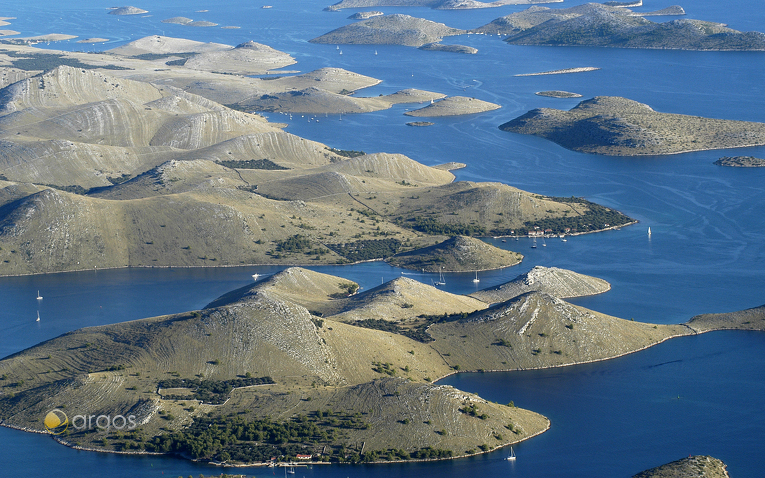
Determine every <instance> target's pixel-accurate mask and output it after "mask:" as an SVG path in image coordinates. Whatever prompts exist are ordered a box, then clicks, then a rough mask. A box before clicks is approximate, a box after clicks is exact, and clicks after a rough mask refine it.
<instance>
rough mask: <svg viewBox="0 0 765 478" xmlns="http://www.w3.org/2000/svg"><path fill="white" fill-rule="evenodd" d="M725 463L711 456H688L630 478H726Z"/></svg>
mask: <svg viewBox="0 0 765 478" xmlns="http://www.w3.org/2000/svg"><path fill="white" fill-rule="evenodd" d="M726 468H727V467H726V466H725V463H723V462H722V461H720V460H718V459H717V458H713V457H711V456H701V455H696V456H689V457H688V458H682V459H680V460H677V461H673V462H672V463H667V464H666V465H661V466H657V467H656V468H651V469H650V470H646V471H643V472H640V473H638V474H637V475H635V476H633V477H632V478H691V477H698V478H728V477H729V475H728V472H727V469H726Z"/></svg>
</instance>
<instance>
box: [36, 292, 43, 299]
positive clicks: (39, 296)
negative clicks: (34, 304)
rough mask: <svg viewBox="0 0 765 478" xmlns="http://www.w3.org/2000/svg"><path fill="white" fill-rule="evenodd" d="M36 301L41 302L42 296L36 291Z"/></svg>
mask: <svg viewBox="0 0 765 478" xmlns="http://www.w3.org/2000/svg"><path fill="white" fill-rule="evenodd" d="M37 300H42V296H41V295H40V291H39V290H38V291H37Z"/></svg>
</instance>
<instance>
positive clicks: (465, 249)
mask: <svg viewBox="0 0 765 478" xmlns="http://www.w3.org/2000/svg"><path fill="white" fill-rule="evenodd" d="M522 259H523V256H522V255H521V254H518V253H517V252H512V251H506V250H504V249H499V248H498V247H494V246H492V245H491V244H487V243H485V242H483V241H481V240H479V239H476V238H474V237H466V236H454V237H451V238H449V239H447V240H446V241H444V242H441V243H438V244H434V245H432V246H428V247H424V248H422V249H416V250H413V251H409V252H402V253H400V254H396V255H395V256H393V257H391V258H389V259H388V260H387V262H389V263H390V264H393V265H394V266H396V267H403V268H404V269H412V270H416V271H419V270H423V271H427V272H439V271H443V272H465V271H470V272H472V271H483V270H489V269H499V268H502V267H509V266H514V265H516V264H518V263H520V262H521V260H522ZM477 298H478V299H480V300H483V299H482V298H480V297H477ZM484 302H487V301H485V300H484Z"/></svg>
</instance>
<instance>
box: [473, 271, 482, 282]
mask: <svg viewBox="0 0 765 478" xmlns="http://www.w3.org/2000/svg"><path fill="white" fill-rule="evenodd" d="M479 282H481V279H479V278H478V271H476V272H475V279H473V283H475V284H477V283H479Z"/></svg>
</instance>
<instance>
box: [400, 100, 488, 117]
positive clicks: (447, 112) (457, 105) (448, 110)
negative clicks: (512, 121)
mask: <svg viewBox="0 0 765 478" xmlns="http://www.w3.org/2000/svg"><path fill="white" fill-rule="evenodd" d="M499 108H500V106H499V105H497V104H494V103H489V102H488V101H482V100H478V99H475V98H468V97H465V96H450V97H448V98H444V99H443V100H440V101H437V102H434V103H431V104H429V105H427V106H425V107H424V108H420V109H417V110H414V111H407V112H406V113H404V114H405V115H407V116H417V117H436V116H457V115H468V114H475V113H483V112H485V111H492V110H496V109H499Z"/></svg>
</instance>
